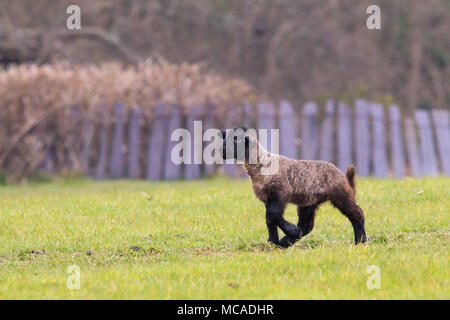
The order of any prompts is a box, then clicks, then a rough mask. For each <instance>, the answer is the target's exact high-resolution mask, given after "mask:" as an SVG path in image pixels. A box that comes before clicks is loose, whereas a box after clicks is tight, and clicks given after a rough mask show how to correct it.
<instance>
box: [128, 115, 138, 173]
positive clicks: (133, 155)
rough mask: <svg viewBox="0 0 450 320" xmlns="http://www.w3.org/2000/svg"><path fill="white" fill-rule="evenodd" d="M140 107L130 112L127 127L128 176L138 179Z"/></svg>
mask: <svg viewBox="0 0 450 320" xmlns="http://www.w3.org/2000/svg"><path fill="white" fill-rule="evenodd" d="M140 118H141V108H139V107H137V108H134V109H132V110H131V112H130V121H129V128H128V130H129V131H128V178H130V179H138V178H139V176H140V166H139V151H140V147H141V125H140Z"/></svg>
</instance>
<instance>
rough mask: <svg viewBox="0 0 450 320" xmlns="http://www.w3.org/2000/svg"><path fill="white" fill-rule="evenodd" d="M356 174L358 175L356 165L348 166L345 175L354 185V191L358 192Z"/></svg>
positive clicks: (351, 184) (351, 185) (349, 182)
mask: <svg viewBox="0 0 450 320" xmlns="http://www.w3.org/2000/svg"><path fill="white" fill-rule="evenodd" d="M355 176H356V170H355V166H354V165H350V166H348V167H347V170H346V171H345V177H346V178H347V181H348V184H349V185H350V187H352V189H353V191H355V192H356V184H355Z"/></svg>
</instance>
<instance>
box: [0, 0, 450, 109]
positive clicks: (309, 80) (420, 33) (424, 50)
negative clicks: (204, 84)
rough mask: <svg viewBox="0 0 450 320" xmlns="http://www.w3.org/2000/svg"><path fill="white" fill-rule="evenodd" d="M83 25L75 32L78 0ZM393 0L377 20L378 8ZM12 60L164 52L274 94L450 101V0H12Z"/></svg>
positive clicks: (7, 28) (2, 32) (0, 15)
mask: <svg viewBox="0 0 450 320" xmlns="http://www.w3.org/2000/svg"><path fill="white" fill-rule="evenodd" d="M70 4H77V5H79V6H80V8H81V11H82V30H81V32H76V33H73V35H71V36H67V34H66V33H65V32H64V31H65V30H64V29H65V21H66V18H67V15H66V14H65V10H66V8H67V6H68V5H70ZM370 4H377V5H379V6H380V8H381V15H382V23H381V25H382V30H368V29H367V27H366V19H367V17H368V16H369V15H368V14H367V13H366V8H367V7H368V6H369V5H370ZM1 8H2V10H1V12H0V62H1V63H2V64H3V65H4V66H7V65H8V64H12V63H26V62H37V63H40V64H42V63H48V62H51V61H55V60H58V59H64V60H68V61H70V62H71V63H94V64H99V63H102V62H104V61H109V60H113V61H116V60H117V61H120V62H122V63H125V64H135V63H137V62H139V61H142V60H144V59H146V58H148V57H149V56H152V55H153V56H154V55H155V54H157V55H161V56H162V57H164V58H165V59H167V60H168V61H170V62H173V63H183V62H202V63H204V64H206V66H207V67H208V68H210V69H211V70H214V71H217V72H220V73H223V74H227V75H230V76H236V77H241V78H243V79H245V80H247V81H248V82H249V83H251V84H252V85H253V86H254V87H255V88H256V89H257V90H258V92H259V93H261V94H264V95H267V96H268V97H278V98H287V99H292V100H299V101H306V100H314V99H318V98H321V97H330V96H342V97H350V98H353V97H356V96H361V95H365V96H370V97H372V98H374V99H375V98H376V99H391V100H395V101H397V102H399V104H400V106H401V107H402V108H411V109H414V108H416V107H419V108H431V107H436V108H448V106H449V100H450V86H449V77H450V37H449V32H450V1H448V0H429V1H421V0H396V1H350V0H340V1H338V0H301V1H292V0H273V1H263V0H212V1H211V0H195V1H193V0H151V1H145V0H133V1H131V0H128V1H127V0H122V1H119V0H116V1H102V0H96V1H89V0H85V1H52V0H30V1H25V0H18V1H8V0H2V1H1Z"/></svg>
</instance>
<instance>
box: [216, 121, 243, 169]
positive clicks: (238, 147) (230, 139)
mask: <svg viewBox="0 0 450 320" xmlns="http://www.w3.org/2000/svg"><path fill="white" fill-rule="evenodd" d="M246 131H247V128H245V127H239V128H233V129H229V130H222V131H221V134H222V140H223V144H222V150H221V152H222V158H223V160H228V159H234V160H239V161H241V163H242V162H244V161H245V159H248V154H249V139H248V137H246V136H245V132H246Z"/></svg>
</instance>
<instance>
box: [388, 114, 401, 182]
mask: <svg viewBox="0 0 450 320" xmlns="http://www.w3.org/2000/svg"><path fill="white" fill-rule="evenodd" d="M389 118H390V125H391V157H392V169H393V172H394V176H395V177H396V178H403V177H404V176H405V155H404V153H403V142H402V141H403V140H402V116H401V114H400V109H399V108H398V107H397V106H396V105H391V106H389Z"/></svg>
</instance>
